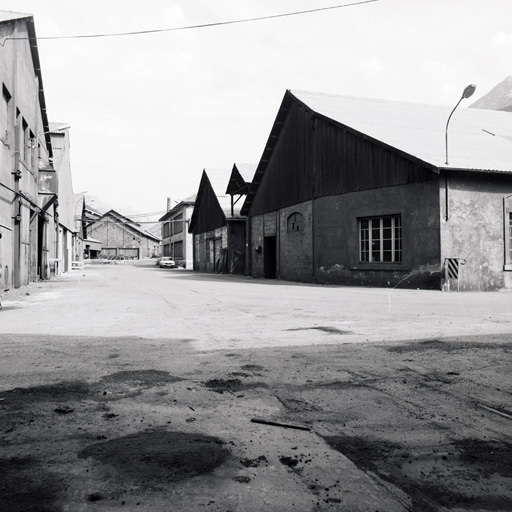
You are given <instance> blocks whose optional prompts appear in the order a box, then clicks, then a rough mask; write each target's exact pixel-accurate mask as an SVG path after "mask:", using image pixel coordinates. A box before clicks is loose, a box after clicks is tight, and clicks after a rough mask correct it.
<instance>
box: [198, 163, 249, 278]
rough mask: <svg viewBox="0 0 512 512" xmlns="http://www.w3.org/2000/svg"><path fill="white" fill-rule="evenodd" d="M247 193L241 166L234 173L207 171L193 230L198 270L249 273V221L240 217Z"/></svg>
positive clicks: (199, 196)
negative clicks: (247, 247)
mask: <svg viewBox="0 0 512 512" xmlns="http://www.w3.org/2000/svg"><path fill="white" fill-rule="evenodd" d="M240 167H241V166H240ZM254 168H255V167H254V166H253V168H252V171H254ZM245 175H246V176H247V173H246V174H245ZM247 190H248V183H247V182H246V181H245V178H243V176H242V175H241V174H240V171H239V170H238V166H237V164H235V165H234V166H233V168H232V169H231V170H221V169H205V170H204V171H203V175H202V177H201V181H200V184H199V189H198V193H197V198H196V203H195V206H194V211H193V212H192V217H191V221H190V228H189V231H190V232H191V233H193V235H194V270H198V271H200V272H214V273H221V272H222V273H232V274H242V273H244V272H246V270H247V264H246V245H247V243H246V242H247V238H246V218H245V217H243V216H242V215H240V208H241V202H242V201H241V200H240V199H241V198H244V197H245V195H246V194H247Z"/></svg>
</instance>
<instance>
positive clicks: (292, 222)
mask: <svg viewBox="0 0 512 512" xmlns="http://www.w3.org/2000/svg"><path fill="white" fill-rule="evenodd" d="M303 223H304V217H303V216H302V214H301V213H298V212H296V213H292V214H291V215H290V216H289V217H288V223H287V231H288V233H293V232H295V231H302V229H303Z"/></svg>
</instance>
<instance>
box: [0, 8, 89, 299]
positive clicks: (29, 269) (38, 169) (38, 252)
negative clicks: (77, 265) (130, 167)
mask: <svg viewBox="0 0 512 512" xmlns="http://www.w3.org/2000/svg"><path fill="white" fill-rule="evenodd" d="M0 86H1V89H2V91H1V95H2V97H1V98H0V291H1V290H7V289H9V288H11V287H14V288H19V287H21V286H24V285H27V284H28V283H30V282H33V281H37V280H39V279H48V278H50V276H51V275H52V273H53V272H55V273H58V272H64V271H66V270H67V269H68V268H69V262H70V261H71V260H73V259H75V258H76V257H80V254H78V255H77V251H78V253H80V249H79V247H78V248H75V246H74V244H75V243H76V244H78V242H77V235H76V233H77V229H76V222H75V220H76V219H75V217H74V208H75V206H76V205H75V204H74V199H73V192H72V189H71V182H70V177H68V176H66V177H63V184H64V185H65V183H66V180H68V182H69V186H67V185H66V186H64V187H60V190H59V171H58V169H56V168H55V166H54V156H55V153H56V152H55V151H54V149H53V146H52V133H53V134H54V138H55V136H56V134H58V133H59V132H60V131H61V128H62V126H59V125H57V126H54V127H50V124H49V121H48V115H47V110H46V101H45V95H44V88H43V78H42V73H41V64H40V61H39V53H38V46H37V39H36V32H35V26H34V19H33V17H32V16H31V15H28V14H21V13H14V12H7V11H0ZM67 151H68V147H67V146H66V145H65V144H63V145H62V148H60V149H59V150H58V151H57V152H58V153H59V163H60V164H61V165H62V169H63V171H62V173H64V174H66V173H68V172H69V173H70V167H69V165H68V161H67V159H68V158H69V152H67ZM66 152H67V154H66ZM68 217H69V218H68ZM59 219H61V221H62V222H61V223H59ZM78 246H79V244H78ZM75 249H76V250H75Z"/></svg>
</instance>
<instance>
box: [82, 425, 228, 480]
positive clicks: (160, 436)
mask: <svg viewBox="0 0 512 512" xmlns="http://www.w3.org/2000/svg"><path fill="white" fill-rule="evenodd" d="M229 456H230V452H229V450H227V449H226V448H225V447H224V442H223V441H221V440H220V439H218V438H217V437H213V436H206V435H203V434H194V433H188V432H168V431H165V430H154V431H146V432H142V433H138V434H133V435H129V436H125V437H120V438H117V439H112V440H110V441H105V442H101V443H96V444H93V445H90V446H88V447H86V448H85V449H83V450H82V451H81V452H80V453H79V457H80V458H88V457H91V458H93V459H95V460H97V461H99V462H101V463H102V464H106V465H109V466H112V467H114V468H115V469H116V470H117V471H118V472H119V473H120V474H121V475H124V477H125V478H126V479H129V480H132V481H135V482H138V483H139V484H143V485H146V486H148V487H150V486H152V485H157V484H162V483H168V482H178V481H181V480H185V479H187V478H192V477H194V476H198V475H202V474H206V473H211V472H212V471H213V470H214V469H216V468H217V467H219V466H220V465H222V464H223V463H224V462H225V461H226V460H227V459H228V457H229Z"/></svg>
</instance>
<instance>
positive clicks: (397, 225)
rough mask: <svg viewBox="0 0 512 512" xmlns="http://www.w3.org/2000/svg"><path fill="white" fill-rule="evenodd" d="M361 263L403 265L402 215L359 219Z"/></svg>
mask: <svg viewBox="0 0 512 512" xmlns="http://www.w3.org/2000/svg"><path fill="white" fill-rule="evenodd" d="M359 261H360V262H362V263H401V261H402V220H401V216H400V215H389V216H385V217H368V218H363V219H359Z"/></svg>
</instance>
